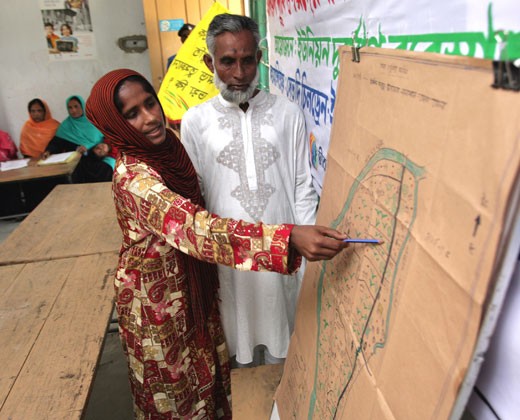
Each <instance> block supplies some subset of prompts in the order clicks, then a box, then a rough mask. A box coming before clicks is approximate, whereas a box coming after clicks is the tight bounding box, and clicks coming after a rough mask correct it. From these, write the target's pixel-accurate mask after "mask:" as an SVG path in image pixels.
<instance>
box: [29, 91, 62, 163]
mask: <svg viewBox="0 0 520 420" xmlns="http://www.w3.org/2000/svg"><path fill="white" fill-rule="evenodd" d="M27 108H28V110H29V119H28V120H27V121H26V122H25V124H24V125H23V127H22V132H21V134H20V151H21V152H22V154H23V155H24V156H25V157H33V158H39V157H40V156H41V155H42V154H43V152H44V151H45V148H46V147H47V144H49V142H50V141H51V139H52V138H53V137H54V134H55V133H56V130H57V129H58V127H59V125H60V123H59V122H58V121H56V120H55V119H54V118H52V114H51V111H50V109H49V107H48V106H47V104H46V103H45V101H42V100H41V99H39V98H35V99H32V100H31V101H30V102H29V105H28V107H27Z"/></svg>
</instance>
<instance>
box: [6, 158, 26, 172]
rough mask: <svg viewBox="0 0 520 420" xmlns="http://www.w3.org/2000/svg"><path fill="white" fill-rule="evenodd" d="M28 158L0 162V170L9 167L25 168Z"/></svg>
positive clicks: (7, 169)
mask: <svg viewBox="0 0 520 420" xmlns="http://www.w3.org/2000/svg"><path fill="white" fill-rule="evenodd" d="M29 160H30V159H16V160H8V161H7V162H0V171H9V170H11V169H19V168H25V167H26V166H27V165H28V164H29Z"/></svg>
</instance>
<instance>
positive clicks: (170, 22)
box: [159, 19, 184, 32]
mask: <svg viewBox="0 0 520 420" xmlns="http://www.w3.org/2000/svg"><path fill="white" fill-rule="evenodd" d="M182 25H184V19H163V20H160V21H159V30H160V31H161V32H172V31H178V30H179V29H181V28H182Z"/></svg>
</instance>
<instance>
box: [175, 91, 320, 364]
mask: <svg viewBox="0 0 520 420" xmlns="http://www.w3.org/2000/svg"><path fill="white" fill-rule="evenodd" d="M181 140H182V142H183V144H184V146H185V147H186V150H187V152H188V154H189V156H190V158H191V160H192V161H193V164H194V166H195V169H196V170H197V173H198V175H199V181H200V183H201V188H202V191H203V195H204V199H205V200H206V208H207V209H208V210H210V211H212V212H214V213H217V214H219V215H222V217H234V218H237V219H243V220H246V221H249V222H256V221H263V222H265V223H282V222H283V223H295V224H314V221H315V215H316V206H317V203H318V197H317V194H316V192H315V190H314V188H313V186H312V180H311V175H310V169H309V163H308V162H309V153H308V143H307V136H306V130H305V120H304V117H303V114H302V112H301V111H300V109H299V108H298V106H297V105H295V104H293V103H292V102H290V101H289V100H288V99H286V98H285V97H282V96H275V95H272V94H269V93H266V92H264V91H260V92H259V93H258V94H257V95H256V96H255V97H254V98H252V99H251V100H250V101H249V108H248V109H247V112H245V113H244V112H243V111H242V110H241V109H240V108H239V107H238V106H237V105H235V104H233V103H231V102H227V101H226V100H225V99H223V98H222V96H221V95H218V96H217V97H214V98H212V99H210V100H209V101H207V102H205V103H203V104H201V105H198V106H196V107H193V108H191V109H190V110H188V112H187V113H186V114H185V115H184V117H183V119H182V125H181ZM219 279H220V298H221V301H222V302H221V313H222V322H223V326H224V333H225V335H226V341H227V343H228V347H229V352H230V355H231V356H233V355H236V359H237V361H238V362H239V363H244V364H246V363H250V362H251V361H252V360H253V349H254V347H255V346H257V345H259V344H264V345H266V346H267V348H268V350H269V353H270V354H271V355H272V356H274V357H277V358H284V357H286V355H287V350H288V346H289V340H290V336H291V333H292V330H293V325H294V313H295V309H296V300H297V297H298V293H299V289H300V282H301V273H299V275H296V276H283V275H280V274H276V273H262V274H258V273H244V272H238V271H235V270H233V269H229V268H227V267H223V266H219Z"/></svg>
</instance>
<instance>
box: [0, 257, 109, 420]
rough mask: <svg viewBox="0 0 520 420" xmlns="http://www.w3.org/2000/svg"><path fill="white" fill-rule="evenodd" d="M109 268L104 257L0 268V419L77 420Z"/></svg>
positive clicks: (105, 313)
mask: <svg viewBox="0 0 520 420" xmlns="http://www.w3.org/2000/svg"><path fill="white" fill-rule="evenodd" d="M116 264H117V255H116V254H114V253H103V254H96V255H90V256H84V257H78V258H66V259H60V260H52V261H42V262H36V263H27V264H16V265H10V266H3V267H0V287H2V290H3V293H2V302H1V304H0V347H1V348H2V351H1V352H0V365H1V366H2V369H0V418H2V419H13V420H16V419H20V420H26V419H56V420H59V419H63V420H71V419H80V417H81V413H82V410H83V408H84V406H85V403H86V401H87V397H88V394H89V391H90V386H91V382H92V380H93V377H94V373H95V370H96V366H97V362H98V359H99V357H100V354H101V351H102V347H103V340H104V337H105V333H106V329H107V325H108V323H109V319H110V314H111V312H112V307H113V296H114V289H113V286H112V283H113V277H114V272H115V267H116Z"/></svg>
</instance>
